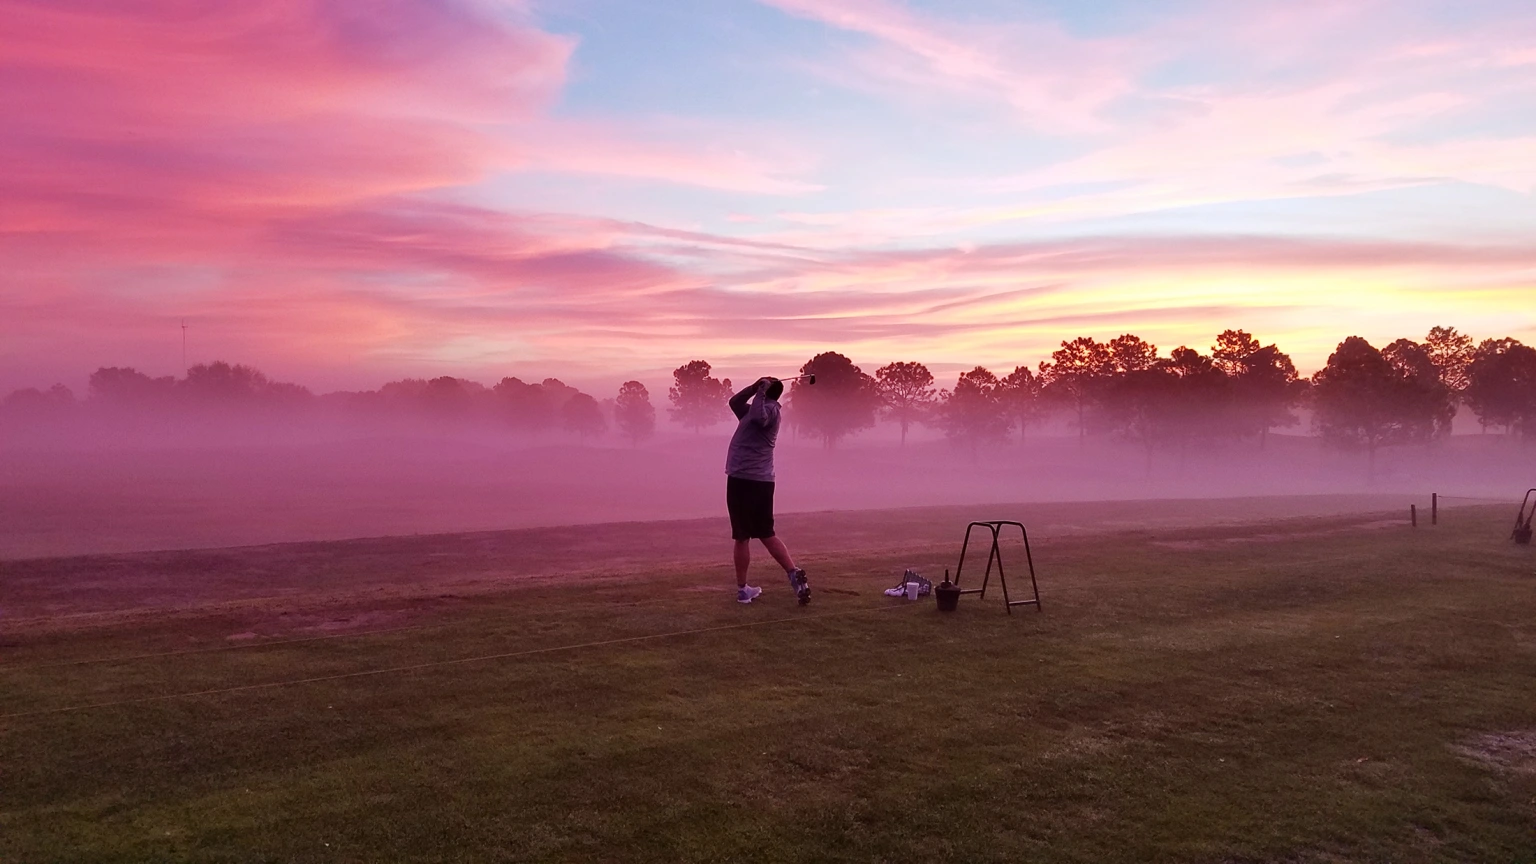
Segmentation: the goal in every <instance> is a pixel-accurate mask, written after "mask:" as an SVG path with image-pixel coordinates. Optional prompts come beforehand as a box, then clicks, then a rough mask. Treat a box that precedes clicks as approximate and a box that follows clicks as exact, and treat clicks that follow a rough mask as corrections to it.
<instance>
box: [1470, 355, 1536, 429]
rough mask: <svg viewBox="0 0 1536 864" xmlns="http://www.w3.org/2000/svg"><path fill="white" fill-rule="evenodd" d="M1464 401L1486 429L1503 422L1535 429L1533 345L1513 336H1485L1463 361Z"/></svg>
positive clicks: (1535, 356)
mask: <svg viewBox="0 0 1536 864" xmlns="http://www.w3.org/2000/svg"><path fill="white" fill-rule="evenodd" d="M1466 401H1467V404H1468V405H1470V406H1471V407H1472V410H1473V411H1474V412H1476V413H1477V419H1478V420H1479V422H1481V423H1482V424H1483V428H1484V429H1485V430H1486V429H1487V427H1488V426H1503V427H1504V428H1505V429H1507V430H1509V431H1510V432H1516V433H1519V434H1520V435H1521V436H1523V437H1524V436H1529V435H1531V434H1532V432H1533V431H1536V348H1531V347H1530V346H1528V345H1522V344H1521V343H1519V342H1517V341H1515V340H1514V339H1489V340H1486V341H1484V342H1483V343H1482V344H1481V345H1479V346H1478V347H1477V350H1476V352H1475V353H1474V356H1473V358H1472V361H1471V362H1470V363H1469V364H1467V387H1466Z"/></svg>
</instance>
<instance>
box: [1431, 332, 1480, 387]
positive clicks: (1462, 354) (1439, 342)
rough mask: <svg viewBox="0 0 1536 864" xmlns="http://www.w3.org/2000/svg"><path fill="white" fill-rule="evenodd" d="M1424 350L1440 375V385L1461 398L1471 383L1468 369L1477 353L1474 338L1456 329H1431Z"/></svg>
mask: <svg viewBox="0 0 1536 864" xmlns="http://www.w3.org/2000/svg"><path fill="white" fill-rule="evenodd" d="M1424 350H1425V351H1426V352H1428V353H1429V359H1430V362H1431V363H1433V364H1434V366H1435V370H1436V371H1437V372H1438V373H1439V375H1440V383H1442V384H1444V385H1445V386H1446V387H1447V388H1449V389H1450V391H1451V393H1452V394H1454V395H1455V396H1457V397H1460V396H1461V394H1462V393H1464V392H1466V389H1467V385H1468V384H1469V383H1470V379H1469V378H1468V372H1467V367H1468V366H1470V365H1471V364H1472V359H1473V357H1474V356H1475V355H1476V353H1477V348H1476V346H1475V345H1474V344H1473V342H1472V337H1471V336H1468V335H1466V334H1465V333H1458V332H1456V328H1455V327H1431V328H1429V335H1428V336H1425V337H1424Z"/></svg>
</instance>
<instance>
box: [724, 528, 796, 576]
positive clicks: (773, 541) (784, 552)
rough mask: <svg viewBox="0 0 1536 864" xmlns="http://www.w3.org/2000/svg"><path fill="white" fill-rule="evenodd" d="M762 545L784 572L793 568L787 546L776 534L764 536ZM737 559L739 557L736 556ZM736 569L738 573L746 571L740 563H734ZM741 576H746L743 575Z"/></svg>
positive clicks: (792, 561) (792, 560)
mask: <svg viewBox="0 0 1536 864" xmlns="http://www.w3.org/2000/svg"><path fill="white" fill-rule="evenodd" d="M763 546H764V547H766V548H767V549H768V554H769V555H772V556H773V560H775V561H777V562H779V566H780V567H783V568H784V572H785V573H788V572H789V571H791V570H793V569H795V559H793V558H791V557H789V547H788V546H785V545H784V541H783V540H780V539H779V538H778V537H777V536H773V537H764V538H763ZM737 560H738V561H739V560H741V559H740V558H738V559H737ZM736 570H737V572H740V573H745V572H746V569H745V568H744V567H743V565H741V564H737V565H736ZM742 578H746V577H745V576H743V577H742ZM743 584H745V583H743Z"/></svg>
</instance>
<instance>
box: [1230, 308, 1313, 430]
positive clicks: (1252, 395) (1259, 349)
mask: <svg viewBox="0 0 1536 864" xmlns="http://www.w3.org/2000/svg"><path fill="white" fill-rule="evenodd" d="M1211 360H1212V362H1213V363H1214V365H1215V366H1216V368H1217V369H1220V370H1221V371H1222V372H1224V373H1226V375H1227V378H1228V379H1229V380H1230V381H1231V384H1232V394H1231V396H1232V401H1231V410H1230V413H1229V415H1228V417H1227V419H1226V425H1227V428H1228V430H1229V431H1230V432H1231V433H1233V434H1236V435H1242V436H1247V435H1254V434H1257V435H1258V436H1259V448H1260V449H1263V448H1264V447H1265V445H1266V444H1267V443H1268V438H1269V430H1270V429H1273V428H1275V427H1277V426H1294V425H1296V424H1297V423H1298V422H1300V421H1299V420H1298V419H1297V417H1296V415H1295V414H1293V413H1292V412H1291V409H1292V408H1294V407H1295V406H1296V404H1297V402H1298V401H1299V400H1300V399H1301V398H1302V394H1303V393H1304V392H1305V390H1306V384H1305V383H1304V382H1302V381H1300V380H1299V378H1298V377H1297V375H1296V364H1294V363H1292V362H1291V358H1290V357H1289V356H1288V355H1287V354H1285V353H1284V352H1283V351H1281V350H1280V349H1279V348H1277V347H1276V346H1274V345H1263V344H1261V343H1260V342H1259V340H1257V339H1255V338H1253V336H1251V335H1249V334H1248V333H1246V332H1244V331H1242V330H1224V331H1222V332H1221V334H1220V335H1219V336H1217V337H1216V344H1215V346H1213V347H1212V349H1211Z"/></svg>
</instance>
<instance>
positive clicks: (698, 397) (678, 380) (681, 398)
mask: <svg viewBox="0 0 1536 864" xmlns="http://www.w3.org/2000/svg"><path fill="white" fill-rule="evenodd" d="M672 380H673V382H674V383H673V385H672V387H671V388H670V389H669V390H667V397H668V398H669V399H671V400H672V407H671V408H669V409H667V413H668V414H669V415H670V416H671V417H672V419H673V420H674V421H676V422H678V423H681V424H683V425H684V426H686V427H688V428H689V429H692V430H693V431H694V432H695V433H697V432H699V431H700V430H703V429H705V428H707V427H710V426H714V425H716V424H718V423H723V422H724V421H726V420H729V419H730V417H731V409H730V406H728V405H727V404H726V403H727V402H728V401H729V400H730V398H731V379H729V378H727V379H725V380H724V381H722V380H720V379H718V378H711V377H710V375H709V364H708V363H706V362H704V361H703V360H693V361H690V362H688V363H685V364H683V365H682V366H679V367H677V368H676V369H674V370H672Z"/></svg>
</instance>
